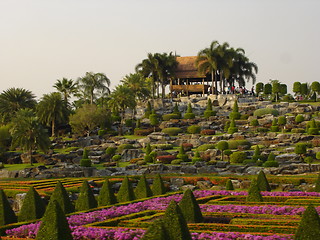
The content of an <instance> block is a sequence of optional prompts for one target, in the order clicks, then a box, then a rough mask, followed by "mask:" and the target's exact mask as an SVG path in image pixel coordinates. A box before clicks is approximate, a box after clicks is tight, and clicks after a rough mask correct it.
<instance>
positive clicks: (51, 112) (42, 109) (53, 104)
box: [37, 92, 68, 137]
mask: <svg viewBox="0 0 320 240" xmlns="http://www.w3.org/2000/svg"><path fill="white" fill-rule="evenodd" d="M37 115H38V118H39V120H40V122H41V123H43V124H46V125H47V126H50V125H51V136H52V137H54V136H55V126H56V124H58V123H66V122H67V120H68V109H67V106H66V104H65V102H64V100H63V99H62V96H61V94H60V93H58V92H53V93H50V94H44V95H43V97H42V99H41V101H40V102H39V104H38V106H37Z"/></svg>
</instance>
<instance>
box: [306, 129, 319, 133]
mask: <svg viewBox="0 0 320 240" xmlns="http://www.w3.org/2000/svg"><path fill="white" fill-rule="evenodd" d="M308 134H309V135H319V128H308Z"/></svg>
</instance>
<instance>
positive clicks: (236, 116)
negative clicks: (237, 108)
mask: <svg viewBox="0 0 320 240" xmlns="http://www.w3.org/2000/svg"><path fill="white" fill-rule="evenodd" d="M240 117H241V114H240V113H239V112H231V113H230V114H229V118H230V119H234V120H239V119H240Z"/></svg>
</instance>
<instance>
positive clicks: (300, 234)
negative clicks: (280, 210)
mask: <svg viewBox="0 0 320 240" xmlns="http://www.w3.org/2000/svg"><path fill="white" fill-rule="evenodd" d="M319 236H320V218H319V215H318V213H317V210H316V209H315V208H314V207H313V206H312V205H309V206H308V207H307V209H306V210H305V211H304V213H303V214H302V218H301V221H300V223H299V226H298V228H297V230H296V234H295V237H294V239H295V240H308V239H310V240H313V239H319Z"/></svg>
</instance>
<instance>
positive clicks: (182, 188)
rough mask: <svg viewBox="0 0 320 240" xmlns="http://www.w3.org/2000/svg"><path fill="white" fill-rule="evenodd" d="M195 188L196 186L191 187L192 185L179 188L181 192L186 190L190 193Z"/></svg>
mask: <svg viewBox="0 0 320 240" xmlns="http://www.w3.org/2000/svg"><path fill="white" fill-rule="evenodd" d="M195 188H196V186H193V185H190V184H189V185H183V186H182V187H180V189H181V190H182V191H186V190H187V189H190V190H191V191H193V190H194V189H195Z"/></svg>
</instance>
